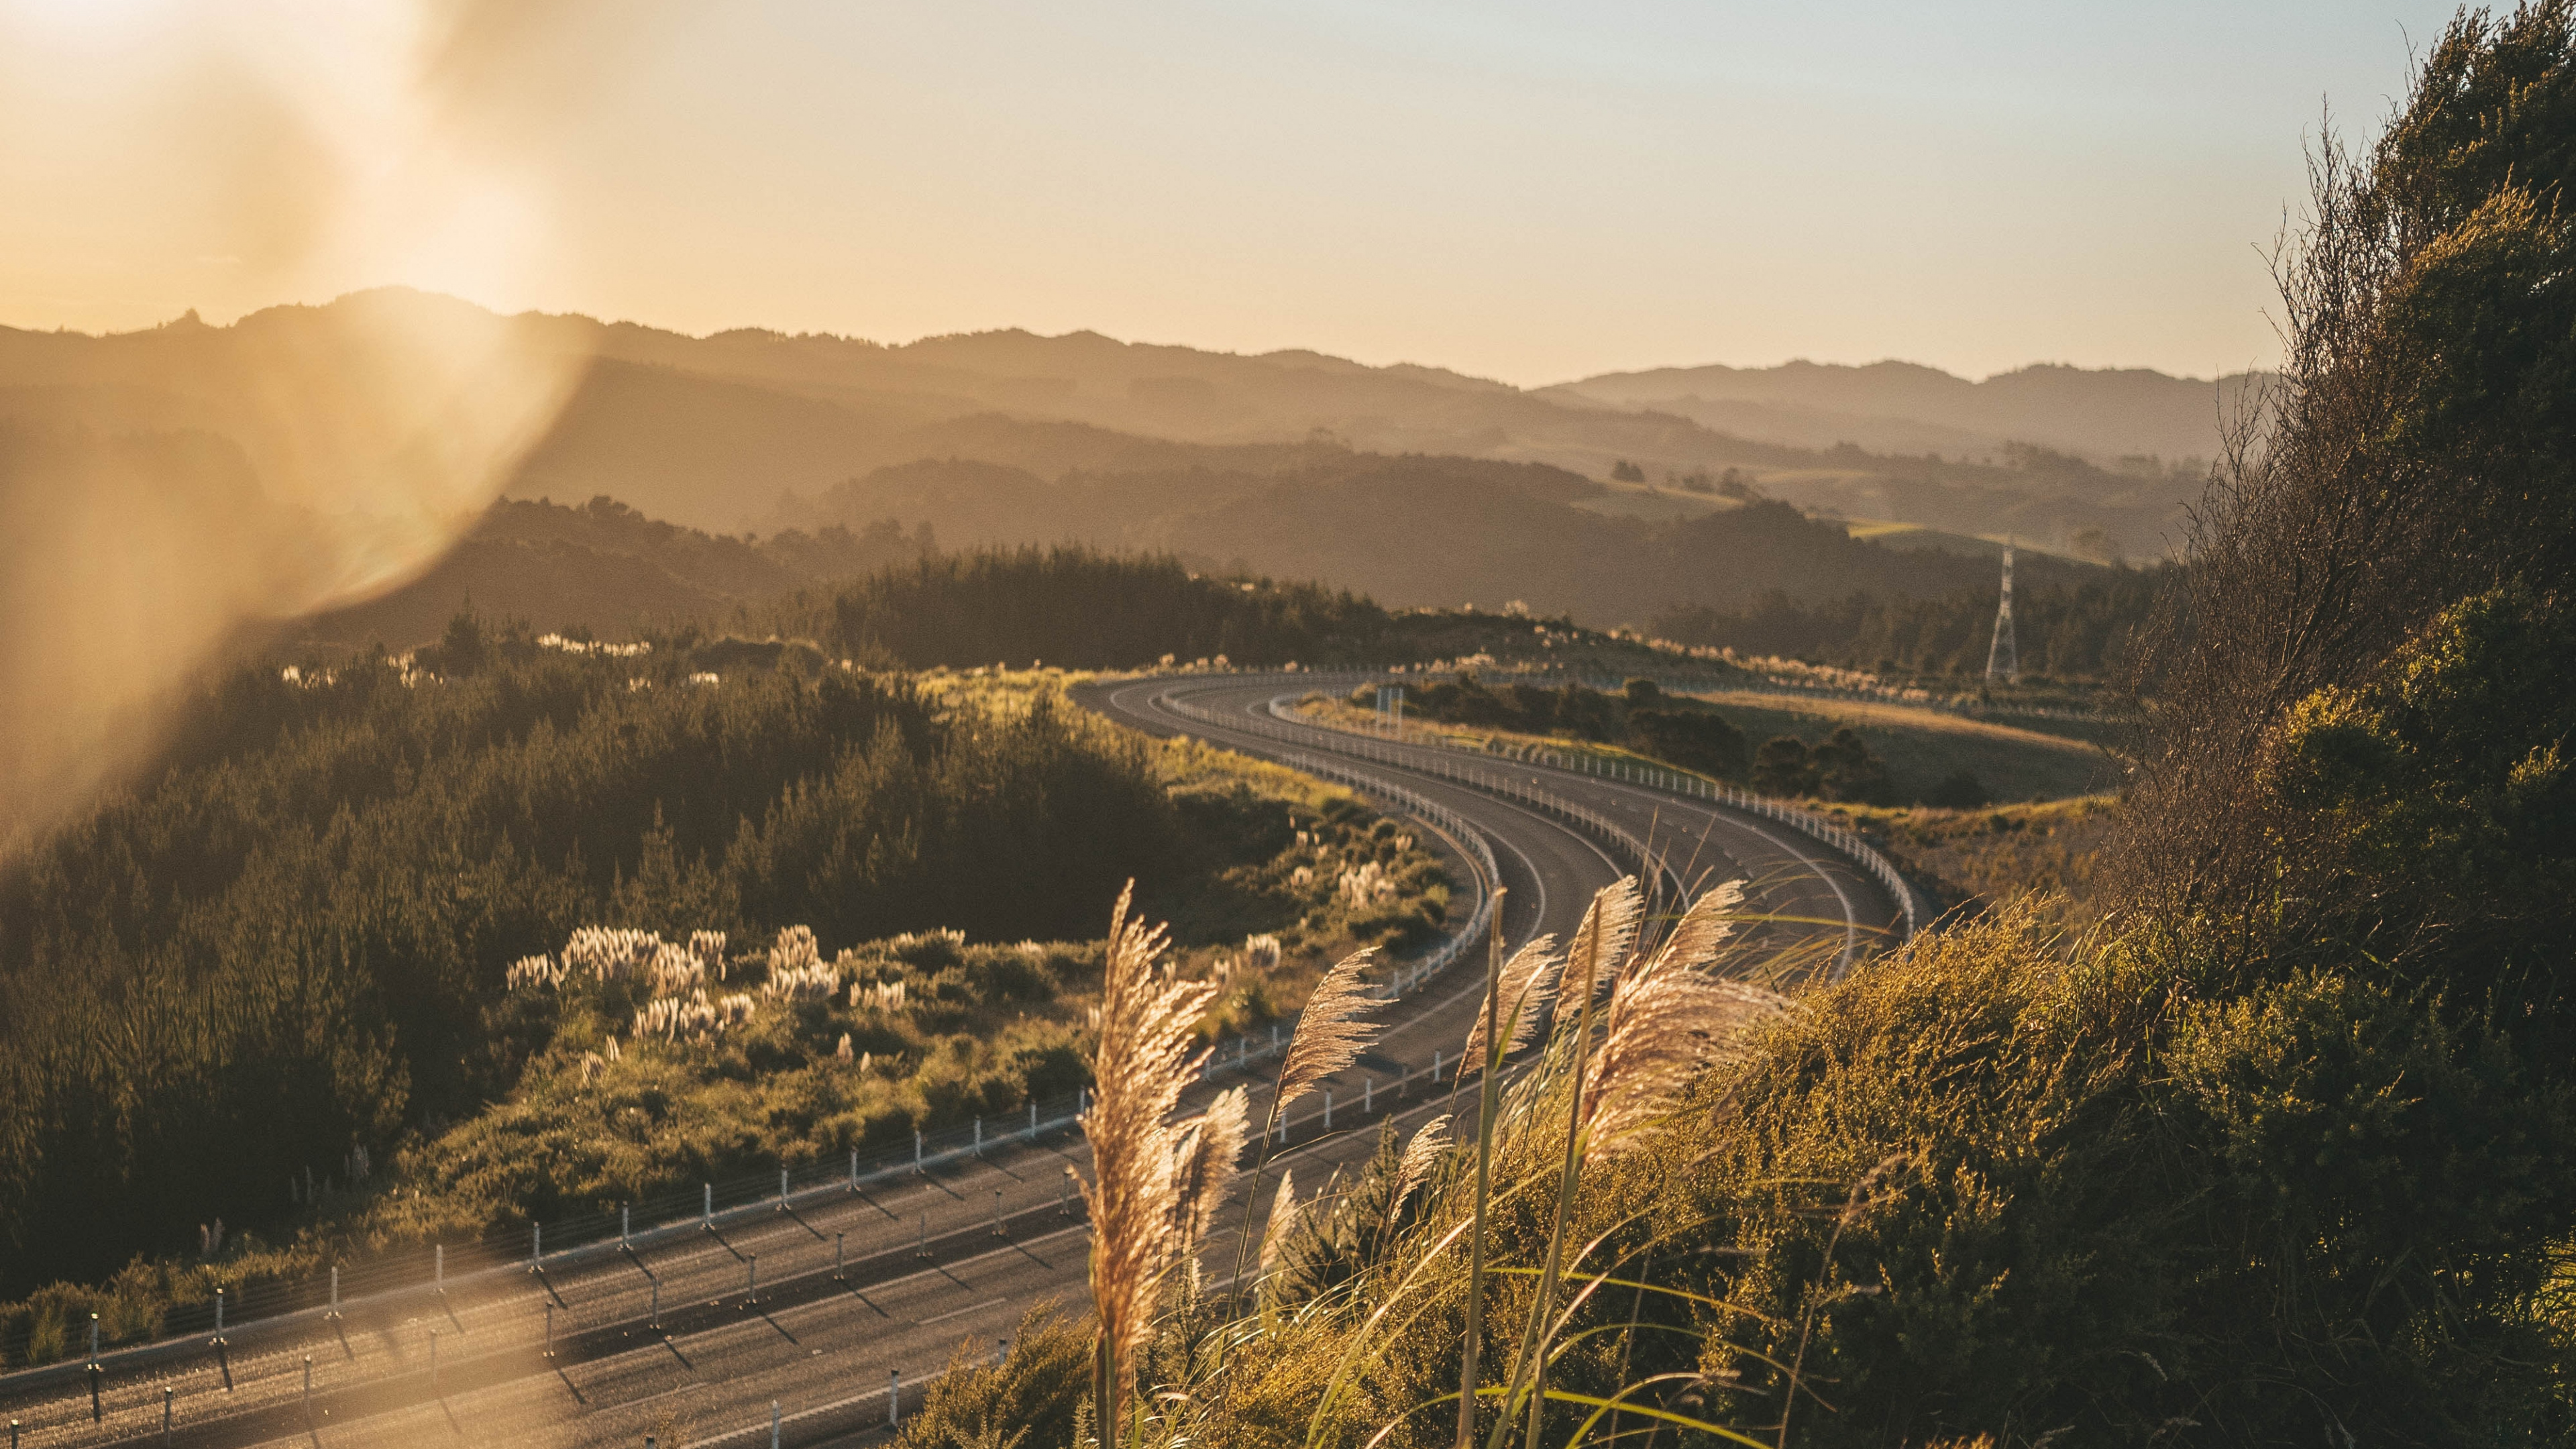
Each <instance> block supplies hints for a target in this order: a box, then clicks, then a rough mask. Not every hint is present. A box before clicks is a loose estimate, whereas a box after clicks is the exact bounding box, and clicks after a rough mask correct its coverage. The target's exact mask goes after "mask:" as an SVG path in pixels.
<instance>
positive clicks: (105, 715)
mask: <svg viewBox="0 0 2576 1449" xmlns="http://www.w3.org/2000/svg"><path fill="white" fill-rule="evenodd" d="M163 8H186V7H156V8H155V9H154V11H153V13H154V15H156V16H159V15H160V10H161V9H163ZM539 9H542V7H539ZM513 13H515V12H512V11H511V10H509V9H507V8H505V7H494V6H490V5H484V4H464V5H458V4H426V3H414V4H391V5H375V6H364V5H337V4H334V5H323V4H306V3H284V4H276V5H270V6H265V7H258V6H222V7H209V8H204V9H199V10H195V11H193V12H192V13H191V14H189V15H188V16H186V17H184V19H185V21H186V22H187V23H186V24H185V25H184V26H183V27H182V28H183V29H184V30H185V31H186V33H187V34H188V35H189V36H190V37H191V43H192V44H195V45H199V46H201V47H202V48H203V49H204V51H205V54H203V55H201V56H198V57H196V60H197V61H199V62H201V63H202V64H203V65H204V66H205V67H209V68H213V69H218V70H221V71H223V73H224V74H225V75H226V76H227V77H228V78H229V79H228V81H227V84H228V85H231V86H233V87H236V88H238V87H240V86H242V85H249V86H253V87H255V88H257V91H258V93H259V96H260V99H261V100H262V102H263V103H264V106H265V112H266V113H267V114H270V115H273V116H277V117H282V118H283V120H281V121H280V122H279V124H278V126H277V131H278V134H279V135H280V136H282V137H283V138H284V139H283V140H282V141H281V142H280V143H279V145H278V147H277V149H276V150H275V152H274V154H273V155H272V156H270V157H269V161H270V162H271V163H273V164H272V165H270V167H269V171H268V173H267V174H262V175H258V176H257V177H256V178H255V179H254V180H253V181H249V182H245V183H244V184H243V185H242V187H241V195H240V197H239V199H238V201H237V203H236V204H237V205H238V206H239V207H240V208H242V209H244V210H246V211H247V210H272V209H278V208H286V209H295V208H301V209H302V210H303V211H304V212H307V213H310V217H311V219H310V221H309V222H307V223H299V225H298V226H296V227H295V228H293V229H292V230H291V231H288V232H283V233H280V234H282V235H287V236H289V237H290V239H291V240H290V243H289V245H291V247H292V249H293V250H294V251H295V252H296V253H297V255H295V256H293V257H289V258H269V259H267V260H268V261H269V262H270V263H273V264H276V265H279V266H281V267H283V268H285V269H287V270H290V271H292V272H293V273H294V274H295V275H297V276H301V277H305V278H324V279H335V281H334V284H333V287H334V290H338V289H339V286H338V283H346V284H348V285H353V286H354V285H363V284H373V283H378V282H383V281H388V280H390V281H396V282H400V283H403V284H406V285H402V286H392V287H380V288H378V289H376V290H371V291H363V292H359V293H356V294H355V295H351V296H346V297H343V298H342V299H341V300H340V301H338V302H335V303H332V304H330V305H328V306H323V307H286V308H275V309H271V310H268V311H264V312H258V313H253V314H252V315H251V316H249V317H246V318H244V319H242V320H241V321H240V322H238V323H236V324H234V325H232V326H229V327H221V328H217V327H207V326H204V325H202V324H200V323H198V322H197V321H196V319H195V317H194V314H191V315H190V316H189V317H187V318H185V319H182V321H180V322H177V323H173V324H170V325H168V326H165V327H161V328H157V329H154V330H152V331H150V332H144V333H133V334H125V335H121V336H110V337H89V336H82V335H79V334H50V335H48V334H33V333H15V334H6V335H0V539H4V540H6V541H7V544H8V552H7V556H6V558H7V561H6V563H5V564H0V618H5V619H7V620H8V626H7V628H6V630H5V631H0V848H5V847H7V846H9V845H11V844H14V843H16V842H18V841H20V840H23V839H24V838H25V837H26V836H27V835H28V834H29V833H30V832H32V831H37V830H41V829H43V828H45V827H46V826H47V825H49V824H50V823H52V822H54V821H56V820H58V819H60V818H62V816H63V815H64V814H65V812H67V811H70V810H73V809H77V808H78V807H79V806H80V805H81V804H82V803H83V802H85V801H87V800H89V799H91V798H93V797H94V796H95V794H96V792H97V791H98V790H99V789H100V788H102V787H103V786H106V785H109V784H112V783H113V782H114V781H115V780H116V779H117V778H118V777H119V775H120V774H121V773H122V772H124V771H126V770H128V769H130V768H132V767H133V766H134V765H135V764H136V763H137V762H138V761H140V760H142V759H143V758H145V757H146V755H147V754H148V753H149V752H150V751H151V750H152V749H153V748H154V747H155V746H156V744H157V743H158V741H159V739H160V737H161V734H162V730H163V728H164V725H165V722H166V721H167V720H168V718H169V717H170V710H171V708H172V707H173V705H174V703H175V702H176V701H177V700H178V699H180V698H181V697H182V696H183V695H184V691H185V690H186V689H187V688H188V687H189V684H190V681H191V680H193V679H195V678H197V677H198V676H199V675H200V674H201V673H202V671H203V670H204V669H205V668H206V666H207V665H208V664H209V663H210V662H213V661H215V660H216V659H218V658H220V657H222V656H223V654H224V653H225V651H227V650H228V649H231V648H234V647H237V646H238V644H239V643H240V641H242V640H243V639H244V638H245V637H246V635H248V634H249V633H251V632H252V631H256V630H257V629H258V628H259V627H260V626H261V625H262V624H264V623H267V622H270V621H275V620H281V619H287V618H292V617H295V616H298V615H301V614H306V613H310V612H313V611H316V610H321V609H327V608H332V607H336V606H340V605H344V604H348V603H352V602H356V601H358V600H361V599H364V598H366V597H368V596H370V595H372V594H375V593H378V592H381V591H383V590H386V589H389V588H393V587H396V586H399V585H400V584H402V583H404V582H406V581H408V580H409V579H411V578H412V577H415V576H416V575H417V574H418V573H420V572H421V571H422V570H424V569H426V568H428V567H429V566H430V565H431V564H432V563H434V562H435V561H436V560H437V558H438V557H439V555H440V554H441V553H443V552H444V551H445V550H446V549H447V548H448V547H449V546H450V545H452V544H453V543H454V542H455V540H456V538H457V537H458V536H459V535H460V534H461V533H462V532H463V531H464V529H466V528H467V527H469V526H470V525H471V523H472V521H473V519H474V518H475V516H476V515H477V514H478V513H479V511H480V510H481V509H482V507H483V506H484V505H485V504H487V503H489V502H490V501H491V499H492V498H493V497H494V496H496V495H497V494H498V493H499V492H500V490H501V488H502V487H503V485H504V484H505V483H506V482H507V481H508V479H509V477H510V474H511V472H512V470H513V469H514V468H515V467H516V466H517V464H518V462H519V460H520V459H521V458H522V457H523V456H524V455H525V454H526V452H527V451H528V449H529V448H531V447H532V446H534V445H535V444H536V442H537V441H538V440H539V439H540V438H541V437H542V436H543V435H544V433H545V430H546V428H547V427H548V426H549V425H550V424H551V422H552V421H553V419H554V417H555V416H556V414H557V413H558V412H559V411H560V410H561V408H562V407H563V405H564V403H565V401H566V400H567V398H568V397H569V396H570V394H571V392H572V389H573V388H574V387H575V386H576V385H577V384H578V383H579V381H580V378H581V375H582V370H583V368H584V366H585V363H586V359H585V358H584V356H583V355H582V354H581V352H580V350H579V348H578V346H577V343H576V341H575V340H574V339H575V336H576V334H572V333H569V332H567V331H565V330H564V329H561V328H559V327H556V326H555V325H553V324H551V323H550V322H549V321H548V320H547V319H544V318H541V317H534V316H529V317H520V318H505V317H499V316H495V315H493V314H492V313H490V312H487V311H484V310H483V309H481V308H479V307H475V306H471V305H468V304H465V303H462V302H458V301H455V300H453V299H452V298H450V297H446V296H440V295H435V292H436V291H454V292H460V293H465V294H468V295H475V296H482V297H496V296H507V295H509V294H510V293H511V291H512V283H513V279H514V277H516V276H519V275H522V274H523V273H524V272H525V271H526V270H527V269H528V268H530V267H531V266H532V265H534V264H535V263H536V262H537V261H538V260H539V259H540V258H541V256H542V254H543V251H544V247H545V239H546V235H547V226H546V217H545V206H544V200H545V197H546V196H547V194H548V187H547V185H546V179H545V177H544V176H543V175H542V174H540V173H539V172H538V171H536V170H535V169H533V168H532V167H530V166H529V165H527V164H524V163H523V162H521V161H519V160H517V159H515V158H513V157H511V156H510V155H508V154H506V149H505V148H503V147H501V146H499V145H498V144H497V143H496V140H495V138H494V137H493V136H492V135H490V134H489V133H488V131H486V132H476V131H473V130H471V129H469V128H468V126H467V123H466V122H465V120H464V119H462V118H463V117H465V116H467V115H469V114H472V113H474V112H475V110H476V108H475V107H473V106H469V105H467V104H464V103H463V102H464V101H465V100H470V99H474V98H473V97H472V96H470V95H467V96H460V94H459V92H460V88H461V89H463V90H465V91H471V89H472V88H473V87H475V86H477V85H479V84H483V81H482V80H481V79H480V78H481V77H484V76H486V75H487V74H488V73H489V72H490V70H491V69H492V67H493V66H494V65H495V64H496V63H500V62H506V61H507V59H508V58H509V51H510V48H511V47H512V46H513V45H515V44H518V43H520V42H521V41H523V40H524V39H525V38H526V31H525V30H524V27H522V26H521V25H520V24H519V22H517V21H515V20H512V19H509V18H508V17H509V16H510V15H511V14H513ZM496 17H499V18H496ZM19 18H20V19H23V18H24V16H23V15H21V16H20V17H19ZM97 23H103V22H93V24H92V25H91V26H90V27H88V28H85V29H83V30H82V31H81V33H78V34H69V35H68V38H64V39H62V43H63V44H64V45H65V46H66V47H67V48H81V47H94V46H95V45H96V43H97V39H96V36H95V35H94V34H92V33H90V31H92V30H94V29H95V24H97ZM138 23H140V22H138ZM153 23H155V24H163V23H170V24H176V23H177V21H176V20H174V19H173V18H172V17H166V16H164V17H161V18H160V19H157V20H155V21H154V22H153ZM16 29H17V35H18V39H20V40H21V41H25V40H28V39H29V38H31V37H32V38H33V39H34V40H35V41H38V42H42V41H43V40H45V38H46V37H47V35H48V34H49V33H55V32H48V31H47V29H46V28H45V27H41V26H37V27H24V26H21V27H16ZM23 58H24V57H23V56H22V57H21V59H22V60H23ZM128 120H129V124H130V127H131V129H132V131H133V133H134V134H135V135H137V136H139V137H145V138H149V137H151V136H153V135H154V134H155V132H154V128H155V127H156V126H158V127H164V128H170V127H176V126H179V125H181V124H183V122H180V121H178V120H176V119H174V118H173V113H171V112H169V111H168V110H166V109H160V110H155V109H152V108H151V107H149V106H147V105H144V104H142V103H140V102H138V106H137V110H136V114H135V115H133V116H132V117H130V118H128ZM169 139H171V140H173V141H174V142H176V141H179V140H182V139H184V138H180V137H176V136H173V137H171V138H169ZM253 169H254V170H256V169H258V168H253ZM254 230H256V228H254ZM423 289H428V290H423Z"/></svg>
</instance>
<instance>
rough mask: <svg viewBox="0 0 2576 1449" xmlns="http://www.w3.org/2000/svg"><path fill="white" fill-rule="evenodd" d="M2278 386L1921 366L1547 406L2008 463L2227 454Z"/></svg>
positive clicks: (1576, 388) (1642, 381) (1833, 368)
mask: <svg viewBox="0 0 2576 1449" xmlns="http://www.w3.org/2000/svg"><path fill="white" fill-rule="evenodd" d="M2269 381H2270V374H2268V373H2256V372H2243V373H2235V374H2232V375H2229V376H2226V377H2221V378H2217V379H2215V380H2211V379H2203V378H2187V377H2173V376H2169V375H2167V374H2165V373H2161V372H2156V371H2153V370H2151V369H2147V368H2100V369H2094V368H2081V367H2070V366H2067V365H2065V364H2063V363H2039V364H2034V365H2032V366H2029V367H2022V368H2016V369H2014V370H2013V371H2010V372H2002V373H1997V374H1995V375H1994V376H1992V377H1989V378H1986V379H1985V380H1984V381H1982V382H1972V381H1970V380H1969V379H1967V378H1964V377H1958V376H1955V375H1953V374H1951V373H1947V372H1943V371H1941V370H1940V369H1938V368H1933V367H1925V366H1923V365H1922V364H1920V363H1912V362H1893V361H1890V362H1873V363H1869V364H1867V365H1865V366H1859V367H1852V366H1845V365H1842V364H1829V363H1816V362H1807V361H1803V360H1801V361H1795V362H1786V363H1782V364H1781V365H1779V366H1777V367H1725V366H1708V367H1660V368H1653V369H1650V370H1647V371H1643V372H1611V373H1603V374H1601V375H1600V376H1597V377H1588V378H1584V379H1582V380H1580V381H1577V382H1569V383H1560V384H1558V385H1556V386H1554V387H1548V388H1541V389H1539V395H1540V396H1542V397H1557V398H1564V399H1573V400H1581V401H1585V402H1591V403H1596V404H1602V405H1607V406H1612V407H1619V408H1631V409H1655V410H1658V411H1663V412H1670V413H1678V414H1680V415H1682V416H1684V417H1687V418H1691V419H1692V420H1694V421H1696V422H1699V423H1702V424H1704V425H1706V426H1708V427H1712V428H1719V429H1723V430H1726V431H1731V432H1735V433H1737V434H1739V435H1741V436H1744V437H1748V438H1761V439H1764V440H1766V441H1770V442H1777V443H1787V444H1790V445H1793V446H1799V447H1830V446H1832V445H1833V444H1835V443H1842V442H1849V443H1854V444H1857V445H1859V446H1860V447H1863V448H1866V449H1870V450H1872V451H1875V452H1897V453H1913V452H1927V451H1942V452H1948V453H1953V454H1972V453H1989V454H1991V453H1996V452H1998V451H1999V450H2000V449H2001V447H2002V445H2003V444H2004V443H2006V442H2023V443H2037V444H2041V445H2044V446H2047V447H2051V448H2061V449H2067V450H2071V451H2074V452H2077V453H2081V454H2084V455H2086V456H2089V457H2091V458H2093V459H2094V460H2095V461H2097V462H2110V461H2115V460H2117V459H2119V458H2123V457H2154V458H2158V459H2161V460H2167V461H2176V460H2181V459H2187V458H2200V459H2208V458H2214V457H2216V456H2217V453H2218V447H2219V441H2220V436H2221V430H2222V429H2223V428H2224V427H2225V426H2227V425H2228V423H2229V422H2230V421H2231V420H2232V419H2233V418H2234V417H2235V415H2236V411H2237V409H2238V408H2240V407H2242V406H2244V405H2246V404H2247V403H2249V402H2250V401H2251V400H2252V398H2253V396H2254V395H2255V394H2257V393H2259V390H2260V389H2261V388H2262V387H2263V386H2264V385H2265V384H2266V383H2268V382H2269Z"/></svg>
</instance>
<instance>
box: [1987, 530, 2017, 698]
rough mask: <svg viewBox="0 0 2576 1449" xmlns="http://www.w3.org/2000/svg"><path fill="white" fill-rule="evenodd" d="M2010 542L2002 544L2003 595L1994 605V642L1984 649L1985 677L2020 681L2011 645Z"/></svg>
mask: <svg viewBox="0 0 2576 1449" xmlns="http://www.w3.org/2000/svg"><path fill="white" fill-rule="evenodd" d="M2012 553H2013V551H2012V544H2011V543H2010V542H2009V541H2007V542H2006V543H2005V544H2004V597H2003V602H2002V603H2000V604H1997V605H1996V606H1995V642H1994V643H1993V644H1992V645H1991V646H1989V647H1988V648H1987V650H1986V678H1988V679H2001V680H2003V681H2004V682H2005V683H2007V684H2018V683H2020V682H2021V656H2020V653H2019V651H2017V650H2016V649H2014V647H2013V621H2012Z"/></svg>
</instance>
